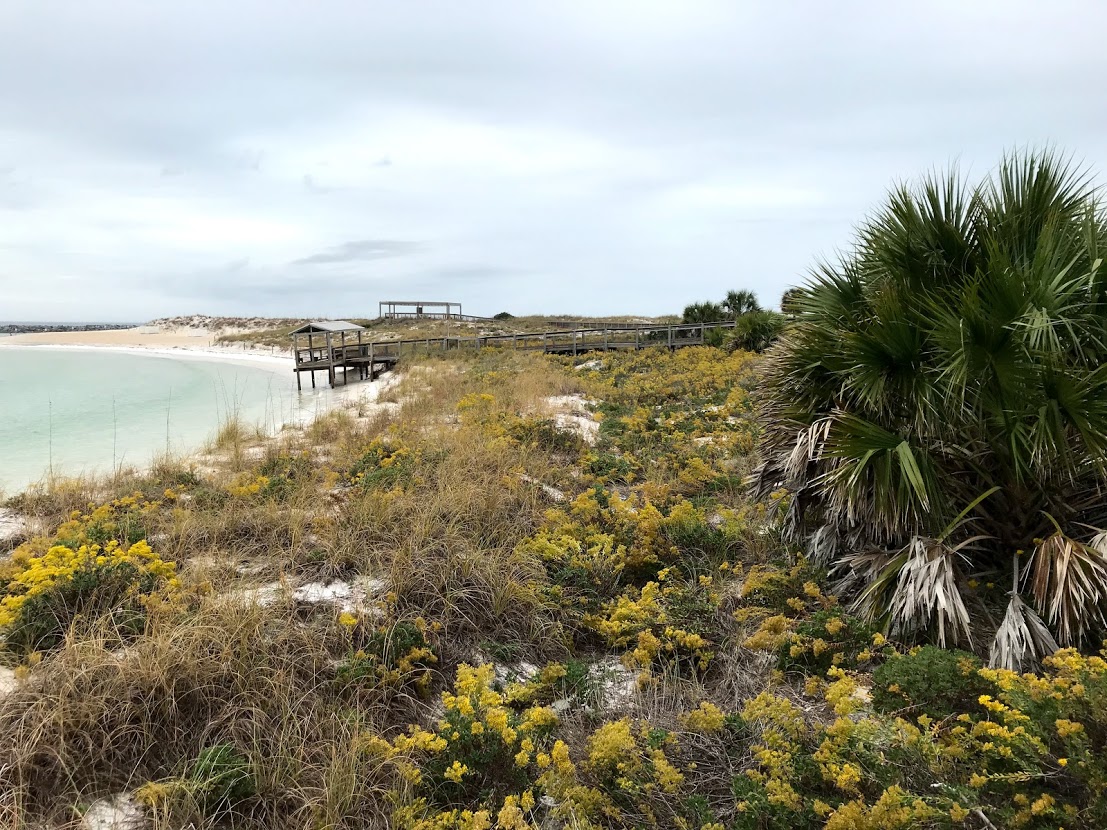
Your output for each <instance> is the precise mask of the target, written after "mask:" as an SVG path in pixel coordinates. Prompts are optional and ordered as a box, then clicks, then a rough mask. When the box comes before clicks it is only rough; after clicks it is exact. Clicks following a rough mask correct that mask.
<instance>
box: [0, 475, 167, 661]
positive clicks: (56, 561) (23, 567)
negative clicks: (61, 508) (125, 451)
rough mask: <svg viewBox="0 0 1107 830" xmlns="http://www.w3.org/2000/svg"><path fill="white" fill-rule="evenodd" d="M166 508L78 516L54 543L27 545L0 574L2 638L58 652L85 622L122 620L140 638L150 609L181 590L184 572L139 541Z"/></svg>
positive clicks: (135, 506) (138, 503)
mask: <svg viewBox="0 0 1107 830" xmlns="http://www.w3.org/2000/svg"><path fill="white" fill-rule="evenodd" d="M159 506H160V503H159V502H148V501H144V500H142V499H140V498H138V497H127V498H124V499H119V500H116V501H114V502H110V503H108V504H105V505H101V506H99V507H96V508H94V509H91V510H90V511H89V512H88V513H85V514H80V513H78V514H75V515H73V516H72V517H71V518H70V519H69V520H68V521H66V522H65V523H63V524H62V525H61V526H60V527H59V528H58V531H57V533H56V534H55V536H54V537H53V538H52V539H50V538H46V537H39V538H36V539H32V540H31V541H29V542H27V543H25V544H24V545H21V546H20V547H19V548H17V549H16V551H15V552H14V553H13V555H12V557H11V558H10V559H9V560H8V561H7V562H6V563H5V564H3V565H2V566H0V633H2V634H3V636H4V640H5V641H6V643H7V644H8V645H9V646H18V647H21V648H24V649H27V650H29V651H35V650H41V649H48V648H52V647H54V646H55V645H57V644H58V643H59V642H60V641H61V639H62V637H63V636H64V634H65V631H66V629H67V628H68V626H69V624H70V623H71V622H73V621H74V620H75V619H77V618H78V617H83V618H84V619H86V620H92V619H95V618H96V617H99V616H101V615H103V614H112V615H114V616H115V618H116V621H117V623H118V624H119V627H120V629H121V630H128V629H130V630H135V629H136V628H137V627H138V626H139V624H140V623H141V619H142V612H143V607H144V603H145V602H146V600H147V598H148V597H149V596H150V595H151V594H153V593H154V592H156V591H160V590H172V589H175V588H176V587H177V579H176V566H175V564H174V563H172V562H166V561H164V560H163V559H162V558H161V557H160V556H159V555H158V554H156V553H155V552H154V551H153V550H152V549H151V548H150V545H149V544H147V542H146V541H145V540H144V539H137V540H133V541H132V540H131V538H132V537H133V536H134V535H137V532H138V531H139V530H140V529H142V520H143V519H144V517H146V516H147V515H148V514H149V513H151V512H153V511H154V510H156V509H157V508H158V507H159Z"/></svg>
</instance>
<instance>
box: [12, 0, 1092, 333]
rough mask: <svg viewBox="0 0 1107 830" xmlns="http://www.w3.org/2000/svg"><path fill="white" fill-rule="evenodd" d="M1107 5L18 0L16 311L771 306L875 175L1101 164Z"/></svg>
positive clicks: (122, 315) (880, 181)
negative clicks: (429, 303) (735, 296)
mask: <svg viewBox="0 0 1107 830" xmlns="http://www.w3.org/2000/svg"><path fill="white" fill-rule="evenodd" d="M1105 30H1107V4H1105V3H1102V2H1100V0H1086V2H1076V1H1075V0H1072V1H1070V2H1066V1H1065V0H1060V2H1050V3H1048V4H1046V3H1041V2H1022V0H1005V1H1004V2H986V1H985V0H974V2H971V3H966V2H963V0H958V2H926V3H888V2H865V3H860V2H834V3H827V2H825V0H818V2H815V0H812V1H811V2H801V0H795V2H776V3H768V2H739V0H722V1H721V2H707V0H704V1H703V2H699V0H672V1H671V2H651V0H630V1H628V2H621V0H582V2H568V0H564V1H563V0H543V1H542V2H519V0H505V1H504V2H497V0H481V2H477V0H441V1H440V2H436V0H412V1H411V2H395V0H389V1H388V2H377V0H349V2H339V0H312V1H311V2H307V1H306V0H296V1H295V2H292V1H291V0H234V1H233V2H227V0H220V2H208V0H157V1H156V2H150V0H111V2H103V1H102V0H81V2H74V0H2V2H0V43H2V44H3V46H2V47H0V320H4V319H6V320H130V321H142V320H146V319H151V318H154V317H159V316H169V315H178V314H193V313H196V314H212V315H236V316H237V315H251V316H254V315H258V316H290V317H310V316H333V317H345V316H374V315H375V313H376V309H377V302H378V301H379V300H388V299H399V300H408V299H424V300H450V301H455V302H461V303H462V304H463V306H464V310H465V311H466V312H467V313H472V314H486V315H491V314H494V313H496V312H499V311H505V310H506V311H510V312H512V313H515V314H523V313H567V314H582V315H583V314H650V315H653V314H663V313H673V312H676V313H679V311H680V309H681V308H682V307H683V306H684V305H685V304H687V303H689V302H692V301H696V300H705V299H717V298H720V297H721V296H722V295H724V294H725V292H726V291H727V290H729V289H737V288H747V289H751V290H753V291H755V292H756V293H757V295H758V297H759V298H760V300H761V302H762V303H763V304H764V305H766V306H775V305H777V304H778V303H779V299H780V295H781V293H782V292H783V291H784V290H785V289H786V288H788V287H789V286H792V285H796V284H800V283H802V282H803V281H804V280H805V279H806V276H807V274H808V273H809V271H810V269H811V268H812V267H813V266H814V264H815V263H816V262H817V261H818V260H819V259H820V258H823V259H826V258H833V257H835V256H836V255H837V253H838V252H840V251H842V250H845V249H848V247H849V245H850V242H851V234H852V229H853V228H854V227H855V226H856V224H857V223H858V222H859V221H861V220H862V219H863V218H864V216H865V215H866V213H868V212H870V211H872V210H873V209H874V208H875V207H876V206H877V205H878V204H879V202H880V200H881V199H882V198H883V196H884V194H885V193H886V192H887V190H888V188H889V187H890V186H892V185H893V184H895V183H896V182H899V181H904V180H908V181H909V180H912V179H914V178H917V177H918V176H920V175H924V174H926V173H927V172H930V171H933V170H935V169H943V168H946V167H948V166H949V165H951V164H953V163H956V164H958V166H959V167H960V168H961V169H962V170H963V171H965V172H967V173H968V174H969V175H970V176H975V177H980V176H983V175H986V174H987V173H988V171H989V170H991V169H992V168H993V167H994V166H995V164H996V163H997V162H998V160H999V158H1000V157H1001V155H1002V154H1003V153H1004V152H1005V151H1007V150H1010V149H1012V148H1017V147H1025V146H1034V147H1039V146H1052V147H1056V148H1058V149H1060V150H1062V151H1065V152H1067V153H1071V154H1072V155H1073V156H1074V158H1075V159H1076V160H1078V161H1080V162H1083V163H1085V164H1086V165H1088V166H1089V167H1090V168H1091V169H1092V171H1093V172H1095V173H1096V174H1103V173H1105V172H1107V142H1105V140H1104V139H1105V138H1107V106H1104V99H1103V94H1102V83H1103V78H1104V75H1105V70H1107V50H1104V49H1103V46H1102V32H1103V31H1105Z"/></svg>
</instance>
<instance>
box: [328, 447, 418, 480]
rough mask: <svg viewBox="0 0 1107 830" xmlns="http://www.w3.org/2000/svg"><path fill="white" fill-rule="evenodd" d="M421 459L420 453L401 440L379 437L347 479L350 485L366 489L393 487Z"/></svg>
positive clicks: (355, 465)
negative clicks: (413, 463)
mask: <svg viewBox="0 0 1107 830" xmlns="http://www.w3.org/2000/svg"><path fill="white" fill-rule="evenodd" d="M419 457H420V456H419V453H417V452H416V451H415V450H414V449H412V448H411V447H410V446H408V444H407V443H405V442H404V441H402V440H401V439H399V438H396V437H393V436H389V437H386V438H382V437H377V438H374V439H373V440H372V441H370V442H369V446H367V447H366V448H365V450H364V452H362V454H361V456H360V457H359V458H358V460H357V461H356V462H354V465H353V466H352V467H351V468H350V471H349V473H348V474H347V476H346V478H347V480H348V481H349V483H351V484H354V485H357V486H360V487H365V488H374V487H388V486H392V485H394V484H396V482H397V481H399V479H400V478H401V477H402V476H403V475H404V474H405V473H406V472H407V471H408V470H409V469H410V468H411V464H412V462H414V461H415V460H417V459H418V458H419Z"/></svg>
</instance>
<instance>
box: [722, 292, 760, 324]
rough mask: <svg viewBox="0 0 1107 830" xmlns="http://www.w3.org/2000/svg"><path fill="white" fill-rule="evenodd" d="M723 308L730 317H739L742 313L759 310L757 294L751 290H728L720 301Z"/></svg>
mask: <svg viewBox="0 0 1107 830" xmlns="http://www.w3.org/2000/svg"><path fill="white" fill-rule="evenodd" d="M722 306H723V309H724V310H725V311H726V312H727V313H728V314H730V315H731V316H732V317H741V316H742V315H743V314H750V313H751V312H755V311H760V310H761V306H760V305H759V304H758V302H757V295H756V294H754V293H753V292H752V291H746V290H744V289H743V290H741V291H728V292H726V298H725V299H724V300H723V302H722Z"/></svg>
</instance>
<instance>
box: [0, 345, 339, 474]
mask: <svg viewBox="0 0 1107 830" xmlns="http://www.w3.org/2000/svg"><path fill="white" fill-rule="evenodd" d="M332 394H333V393H332V392H331V390H330V389H320V390H312V391H306V390H305V391H304V392H302V393H299V392H297V391H296V388H295V380H294V378H293V373H292V370H291V365H289V366H288V367H287V368H285V367H283V366H279V365H273V366H270V365H269V364H260V363H259V364H247V363H245V362H242V363H236V362H229V361H224V360H212V359H208V360H204V359H199V358H187V359H186V358H181V357H178V356H176V355H174V356H173V357H163V356H155V355H149V356H148V355H143V354H135V353H131V352H114V351H107V350H103V349H54V348H46V347H38V346H32V347H10V346H4V347H0V493H4V494H7V495H12V494H14V493H16V492H19V491H20V490H22V489H23V488H25V487H27V486H28V485H29V484H31V483H33V482H36V481H39V480H41V479H42V478H43V477H44V476H46V475H47V474H48V473H49V472H50V471H53V473H54V474H62V475H65V474H78V473H82V472H107V471H111V470H112V469H113V468H114V467H115V466H118V465H134V466H139V467H142V466H145V465H147V464H148V463H149V462H150V461H151V460H152V459H153V458H154V457H156V456H158V455H161V454H164V453H165V452H166V451H167V450H168V452H170V453H172V454H185V453H188V452H190V451H195V450H196V449H198V448H199V447H201V446H202V445H203V444H204V443H205V442H206V441H207V440H208V439H210V438H212V437H213V436H214V435H215V433H216V431H217V430H218V428H219V426H220V425H221V424H223V423H225V422H226V421H227V420H228V419H229V418H231V417H239V418H241V419H243V420H244V421H245V422H247V423H249V424H251V425H258V426H260V427H262V428H263V429H266V430H267V431H269V432H273V431H276V430H277V429H279V428H280V426H281V425H282V424H284V423H291V422H298V421H302V420H304V419H306V418H308V417H311V416H312V415H314V414H315V413H316V412H319V411H322V410H323V409H324V408H326V406H327V405H328V404H329V397H330V396H331V395H332Z"/></svg>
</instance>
